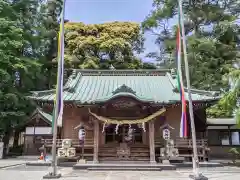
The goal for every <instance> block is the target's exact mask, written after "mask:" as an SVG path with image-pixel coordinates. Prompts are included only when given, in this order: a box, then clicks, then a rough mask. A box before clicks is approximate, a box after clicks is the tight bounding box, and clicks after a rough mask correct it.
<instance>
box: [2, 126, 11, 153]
mask: <svg viewBox="0 0 240 180" xmlns="http://www.w3.org/2000/svg"><path fill="white" fill-rule="evenodd" d="M9 140H10V132H9V131H6V132H5V134H4V137H3V143H4V145H3V158H4V157H6V156H7V155H8V149H9V148H8V147H9Z"/></svg>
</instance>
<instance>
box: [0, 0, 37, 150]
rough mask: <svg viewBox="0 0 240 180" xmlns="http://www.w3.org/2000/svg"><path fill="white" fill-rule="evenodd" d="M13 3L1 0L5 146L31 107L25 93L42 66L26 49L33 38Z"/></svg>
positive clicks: (0, 113) (0, 115) (0, 95)
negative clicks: (25, 29)
mask: <svg viewBox="0 0 240 180" xmlns="http://www.w3.org/2000/svg"><path fill="white" fill-rule="evenodd" d="M14 3H15V2H7V1H3V0H0V17H1V18H0V37H1V41H0V65H1V66H0V80H1V83H0V128H1V129H2V133H3V135H4V138H3V141H4V144H5V146H7V145H8V141H9V136H10V135H11V133H12V130H13V128H15V127H16V126H17V125H18V124H19V123H21V121H22V120H23V119H24V118H25V117H26V115H27V114H28V113H30V112H31V111H32V109H31V107H32V105H31V103H30V102H29V101H28V100H27V99H26V98H25V95H26V94H27V92H28V91H29V90H30V89H31V88H33V84H34V83H33V82H32V81H34V80H35V78H34V77H35V73H36V72H37V71H38V70H39V68H40V65H39V63H38V62H37V61H36V60H35V59H34V58H32V56H31V55H29V54H28V53H26V51H27V50H29V49H28V48H27V44H28V42H29V41H30V39H28V38H27V37H26V36H25V35H26V32H25V31H24V27H23V26H22V24H21V23H20V17H21V16H20V14H19V13H16V11H15V4H14ZM19 10H20V9H19ZM17 12H19V11H17ZM29 44H30V43H29ZM29 51H31V50H29Z"/></svg>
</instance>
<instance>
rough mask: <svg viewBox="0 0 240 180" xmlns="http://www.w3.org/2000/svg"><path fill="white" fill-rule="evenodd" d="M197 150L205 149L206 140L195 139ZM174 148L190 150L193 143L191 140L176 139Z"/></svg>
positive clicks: (206, 145)
mask: <svg viewBox="0 0 240 180" xmlns="http://www.w3.org/2000/svg"><path fill="white" fill-rule="evenodd" d="M196 144H197V148H207V147H208V142H207V140H206V139H197V140H196ZM175 146H176V147H177V148H192V147H193V143H192V140H191V139H182V138H178V139H176V140H175Z"/></svg>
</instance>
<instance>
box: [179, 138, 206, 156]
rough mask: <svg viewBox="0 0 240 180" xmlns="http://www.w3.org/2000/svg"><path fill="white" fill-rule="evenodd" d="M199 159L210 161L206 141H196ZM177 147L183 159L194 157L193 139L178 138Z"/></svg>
mask: <svg viewBox="0 0 240 180" xmlns="http://www.w3.org/2000/svg"><path fill="white" fill-rule="evenodd" d="M196 145H197V151H198V157H199V158H203V160H204V161H205V160H207V159H208V152H209V150H210V149H209V148H208V142H207V140H206V139H197V140H196ZM175 147H176V148H178V150H179V155H180V156H182V157H192V156H193V143H192V140H191V139H183V138H178V139H176V140H175Z"/></svg>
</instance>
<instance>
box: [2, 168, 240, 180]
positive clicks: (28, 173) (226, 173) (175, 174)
mask: <svg viewBox="0 0 240 180" xmlns="http://www.w3.org/2000/svg"><path fill="white" fill-rule="evenodd" d="M49 171H50V168H49V167H36V166H35V167H32V166H25V165H18V166H14V167H8V168H2V169H0V179H1V180H41V179H42V177H43V176H44V175H46V174H47V172H49ZM59 171H60V172H61V174H62V175H63V177H62V178H61V179H60V180H161V179H162V180H187V179H189V178H188V175H189V174H190V173H191V169H179V170H177V171H160V172H156V171H151V172H140V171H129V172H126V171H120V172H113V171H107V172H104V171H98V172H96V171H94V172H93V171H80V170H72V168H59ZM201 172H203V174H204V175H205V176H207V177H208V178H209V180H229V179H230V178H231V180H239V179H240V168H234V167H218V168H204V169H201Z"/></svg>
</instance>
